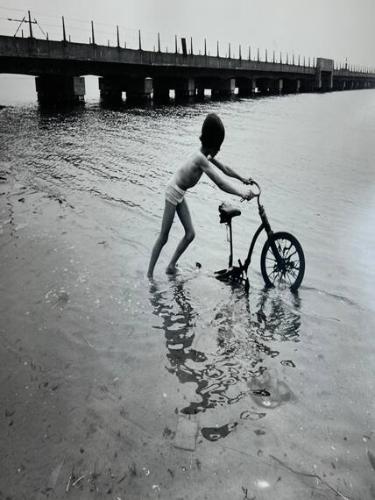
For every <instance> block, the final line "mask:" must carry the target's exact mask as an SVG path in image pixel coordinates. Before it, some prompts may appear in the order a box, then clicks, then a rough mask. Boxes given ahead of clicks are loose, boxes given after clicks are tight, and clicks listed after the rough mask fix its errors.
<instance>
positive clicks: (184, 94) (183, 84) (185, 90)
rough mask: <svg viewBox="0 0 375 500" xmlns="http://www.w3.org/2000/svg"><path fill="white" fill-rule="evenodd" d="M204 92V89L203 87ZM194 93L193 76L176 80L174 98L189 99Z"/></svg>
mask: <svg viewBox="0 0 375 500" xmlns="http://www.w3.org/2000/svg"><path fill="white" fill-rule="evenodd" d="M203 92H204V89H203ZM194 95H195V80H194V78H187V79H186V80H181V81H178V82H176V86H175V98H176V99H189V98H191V97H194Z"/></svg>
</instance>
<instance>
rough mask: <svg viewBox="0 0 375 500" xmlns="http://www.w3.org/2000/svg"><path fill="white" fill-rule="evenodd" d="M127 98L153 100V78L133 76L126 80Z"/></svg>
mask: <svg viewBox="0 0 375 500" xmlns="http://www.w3.org/2000/svg"><path fill="white" fill-rule="evenodd" d="M125 89H126V100H127V101H129V102H144V101H149V100H151V97H152V92H153V80H152V78H148V77H147V78H132V79H130V80H128V81H127V82H126V85H125Z"/></svg>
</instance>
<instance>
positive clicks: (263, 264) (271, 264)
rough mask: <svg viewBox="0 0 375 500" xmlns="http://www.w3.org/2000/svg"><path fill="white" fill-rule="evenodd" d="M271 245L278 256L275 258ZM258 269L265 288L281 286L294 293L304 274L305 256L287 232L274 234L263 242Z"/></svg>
mask: <svg viewBox="0 0 375 500" xmlns="http://www.w3.org/2000/svg"><path fill="white" fill-rule="evenodd" d="M272 243H275V247H274V248H276V249H277V252H278V254H279V256H280V258H279V259H277V258H276V256H275V254H274V250H273V248H272V247H273V245H272ZM260 268H261V271H262V276H263V279H264V281H265V283H266V285H267V286H281V287H286V288H290V289H291V290H292V291H296V290H297V289H298V288H299V286H300V285H301V283H302V280H303V276H304V274H305V256H304V254H303V250H302V247H301V244H300V243H299V241H298V240H297V238H296V237H295V236H293V235H292V234H290V233H287V232H278V233H274V234H273V235H272V237H271V238H268V240H267V241H266V242H265V244H264V247H263V250H262V254H261V257H260Z"/></svg>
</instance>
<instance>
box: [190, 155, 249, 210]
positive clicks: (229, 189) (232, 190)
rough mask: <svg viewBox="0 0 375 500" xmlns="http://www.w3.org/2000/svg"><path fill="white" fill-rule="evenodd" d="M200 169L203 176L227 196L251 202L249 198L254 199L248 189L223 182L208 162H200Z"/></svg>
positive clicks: (204, 160)
mask: <svg viewBox="0 0 375 500" xmlns="http://www.w3.org/2000/svg"><path fill="white" fill-rule="evenodd" d="M200 167H201V169H202V170H203V172H204V173H205V174H207V175H208V177H209V178H210V179H211V180H213V181H214V183H215V184H216V185H217V186H218V187H219V188H220V189H221V190H222V191H225V192H226V193H229V194H235V195H237V196H239V197H240V198H244V199H245V200H251V198H253V197H254V193H253V192H252V191H251V189H249V188H244V187H237V186H234V185H233V184H232V183H230V182H228V181H227V180H225V179H224V178H223V177H222V176H221V175H220V174H219V173H218V172H217V170H216V169H215V168H213V167H212V165H211V164H210V162H209V161H208V160H207V159H206V158H204V159H202V161H201V162H200Z"/></svg>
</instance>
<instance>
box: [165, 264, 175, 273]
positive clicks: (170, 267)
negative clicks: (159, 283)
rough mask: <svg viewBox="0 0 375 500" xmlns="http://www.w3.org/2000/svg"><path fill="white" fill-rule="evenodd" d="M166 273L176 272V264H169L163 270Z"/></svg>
mask: <svg viewBox="0 0 375 500" xmlns="http://www.w3.org/2000/svg"><path fill="white" fill-rule="evenodd" d="M165 272H166V273H167V274H176V273H177V266H171V265H169V266H168V267H167V269H166V270H165Z"/></svg>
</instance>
